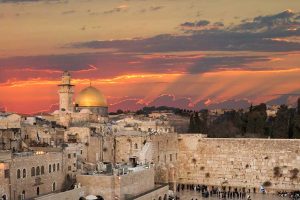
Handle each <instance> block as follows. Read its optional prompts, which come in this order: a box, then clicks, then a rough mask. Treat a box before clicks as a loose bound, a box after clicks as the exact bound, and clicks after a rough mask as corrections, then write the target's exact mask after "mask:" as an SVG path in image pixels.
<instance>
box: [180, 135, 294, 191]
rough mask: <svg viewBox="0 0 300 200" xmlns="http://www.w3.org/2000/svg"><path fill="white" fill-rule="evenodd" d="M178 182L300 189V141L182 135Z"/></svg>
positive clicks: (252, 187) (272, 188)
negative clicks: (263, 185)
mask: <svg viewBox="0 0 300 200" xmlns="http://www.w3.org/2000/svg"><path fill="white" fill-rule="evenodd" d="M178 147H179V155H178V179H177V180H178V183H183V184H186V183H190V184H205V185H211V186H225V187H227V188H229V186H230V187H234V188H246V189H247V191H248V190H249V189H250V190H251V192H253V190H254V188H255V190H256V192H257V191H258V190H259V187H260V185H262V184H266V185H269V186H268V187H266V189H267V191H269V192H274V191H276V190H296V189H299V188H300V174H299V173H297V171H299V170H300V140H287V139H225V138H224V139H220V138H218V139H215V138H203V135H201V134H180V135H179V136H178Z"/></svg>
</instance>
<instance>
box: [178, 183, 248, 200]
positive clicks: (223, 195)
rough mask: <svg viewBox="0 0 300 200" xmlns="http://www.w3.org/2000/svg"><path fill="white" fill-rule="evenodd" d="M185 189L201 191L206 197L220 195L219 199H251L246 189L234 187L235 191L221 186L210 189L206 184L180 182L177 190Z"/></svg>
mask: <svg viewBox="0 0 300 200" xmlns="http://www.w3.org/2000/svg"><path fill="white" fill-rule="evenodd" d="M184 190H194V191H197V192H199V194H200V195H201V196H202V197H204V198H209V197H218V198H219V199H246V200H251V196H250V195H249V194H248V195H247V193H246V191H245V190H242V189H239V190H238V189H234V190H233V191H231V190H229V191H226V190H221V189H220V188H218V187H217V188H216V187H212V188H210V189H209V187H208V186H206V185H192V184H179V185H178V186H177V192H180V191H184ZM191 200H198V199H197V198H195V199H194V198H192V199H191Z"/></svg>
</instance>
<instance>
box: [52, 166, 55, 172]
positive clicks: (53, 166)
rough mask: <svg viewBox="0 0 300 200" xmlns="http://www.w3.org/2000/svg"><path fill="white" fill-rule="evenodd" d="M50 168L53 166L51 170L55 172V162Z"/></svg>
mask: <svg viewBox="0 0 300 200" xmlns="http://www.w3.org/2000/svg"><path fill="white" fill-rule="evenodd" d="M52 168H53V171H54V172H55V164H53V167H52Z"/></svg>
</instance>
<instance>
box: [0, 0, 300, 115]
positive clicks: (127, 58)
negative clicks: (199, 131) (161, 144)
mask: <svg viewBox="0 0 300 200" xmlns="http://www.w3.org/2000/svg"><path fill="white" fill-rule="evenodd" d="M0 36H1V37H0V110H1V108H2V109H5V110H7V111H12V112H20V113H34V112H39V111H48V110H49V109H50V110H53V108H54V107H55V105H57V102H58V94H57V89H58V87H57V84H59V81H60V77H61V74H62V71H64V70H69V71H70V72H71V75H72V77H73V83H74V84H75V85H76V88H75V94H76V93H78V92H79V91H80V90H81V89H83V88H84V87H86V86H88V85H89V84H90V81H91V82H92V85H93V86H94V87H97V88H98V89H100V90H101V91H102V92H103V93H104V95H105V96H106V97H107V99H108V103H109V104H110V110H115V109H117V108H122V109H137V108H140V107H143V106H145V105H169V106H176V107H181V108H189V109H201V108H218V107H224V108H225V107H226V108H227V107H239V106H240V107H245V106H248V104H249V103H253V104H257V103H260V102H268V103H269V104H272V103H289V104H293V103H294V102H295V100H296V99H297V98H298V96H300V95H299V94H300V1H298V0H263V1H262V0H123V1H117V0H0Z"/></svg>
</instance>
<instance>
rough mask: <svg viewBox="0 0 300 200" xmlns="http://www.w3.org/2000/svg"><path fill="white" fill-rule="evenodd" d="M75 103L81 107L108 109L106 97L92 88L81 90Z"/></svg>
mask: <svg viewBox="0 0 300 200" xmlns="http://www.w3.org/2000/svg"><path fill="white" fill-rule="evenodd" d="M75 103H76V104H77V105H78V106H79V107H107V102H106V99H105V97H104V95H103V94H102V93H101V92H100V91H99V90H98V89H96V88H94V87H92V86H89V87H87V88H85V89H83V90H81V92H79V94H78V95H77V97H76V100H75Z"/></svg>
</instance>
